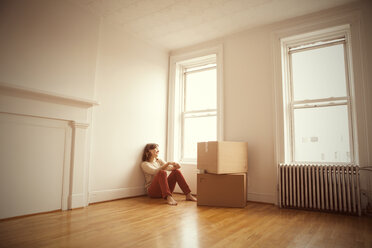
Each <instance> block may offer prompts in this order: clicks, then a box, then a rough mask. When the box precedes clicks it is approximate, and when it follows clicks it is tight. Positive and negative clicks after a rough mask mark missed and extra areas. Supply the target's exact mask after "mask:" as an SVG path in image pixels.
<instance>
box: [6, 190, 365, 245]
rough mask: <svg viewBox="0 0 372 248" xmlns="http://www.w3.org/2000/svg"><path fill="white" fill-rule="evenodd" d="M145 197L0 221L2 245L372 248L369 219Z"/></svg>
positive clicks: (259, 206)
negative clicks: (224, 206)
mask: <svg viewBox="0 0 372 248" xmlns="http://www.w3.org/2000/svg"><path fill="white" fill-rule="evenodd" d="M175 198H176V200H177V201H178V202H179V203H178V206H176V207H174V206H168V205H166V204H165V203H164V201H163V200H161V199H149V198H147V197H146V196H144V197H136V198H130V199H124V200H117V201H112V202H105V203H99V204H93V205H90V206H89V207H87V208H84V209H75V210H72V211H64V212H54V213H46V214H39V215H33V216H28V217H21V218H16V219H9V220H3V221H0V247H25V248H28V247H187V248H194V247H195V248H197V247H260V248H262V247H270V248H278V247H317V248H320V247H341V248H343V247H350V248H351V247H352V248H354V247H365V248H370V247H372V218H371V217H366V216H364V217H356V216H347V215H339V214H331V213H320V212H311V211H303V210H289V209H278V208H277V207H275V206H273V205H268V204H260V203H248V205H247V207H246V208H244V209H239V208H216V207H198V206H196V203H195V202H189V201H185V200H184V196H182V195H176V196H175Z"/></svg>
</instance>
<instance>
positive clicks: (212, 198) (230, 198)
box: [197, 173, 247, 208]
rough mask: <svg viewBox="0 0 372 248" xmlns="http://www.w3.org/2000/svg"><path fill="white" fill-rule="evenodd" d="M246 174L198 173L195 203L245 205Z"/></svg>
mask: <svg viewBox="0 0 372 248" xmlns="http://www.w3.org/2000/svg"><path fill="white" fill-rule="evenodd" d="M246 177H247V174H246V173H239V174H224V175H218V174H208V173H205V174H198V175H197V197H198V201H197V205H198V206H213V207H239V208H244V207H245V206H246V205H247V180H246Z"/></svg>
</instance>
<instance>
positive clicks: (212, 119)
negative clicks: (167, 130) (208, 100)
mask: <svg viewBox="0 0 372 248" xmlns="http://www.w3.org/2000/svg"><path fill="white" fill-rule="evenodd" d="M215 140H217V118H216V116H208V117H198V118H185V129H184V149H183V151H184V155H183V157H184V158H194V159H196V155H197V143H198V142H203V141H215Z"/></svg>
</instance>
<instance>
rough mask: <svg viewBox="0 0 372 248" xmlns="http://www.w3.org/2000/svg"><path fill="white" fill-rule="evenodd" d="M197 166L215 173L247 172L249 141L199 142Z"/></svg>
mask: <svg viewBox="0 0 372 248" xmlns="http://www.w3.org/2000/svg"><path fill="white" fill-rule="evenodd" d="M197 168H198V169H199V170H205V172H207V173H215V174H229V173H246V172H247V171H248V143H247V142H231V141H209V142H199V143H198V156H197Z"/></svg>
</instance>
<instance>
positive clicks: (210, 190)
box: [197, 141, 248, 207]
mask: <svg viewBox="0 0 372 248" xmlns="http://www.w3.org/2000/svg"><path fill="white" fill-rule="evenodd" d="M197 168H198V170H199V171H200V173H199V174H198V175H197V194H198V205H200V206H218V207H245V206H246V202H247V184H246V181H247V178H246V177H247V171H248V143H246V142H227V141H212V142H199V143H198V157H197Z"/></svg>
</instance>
